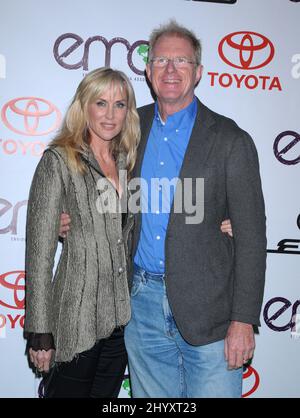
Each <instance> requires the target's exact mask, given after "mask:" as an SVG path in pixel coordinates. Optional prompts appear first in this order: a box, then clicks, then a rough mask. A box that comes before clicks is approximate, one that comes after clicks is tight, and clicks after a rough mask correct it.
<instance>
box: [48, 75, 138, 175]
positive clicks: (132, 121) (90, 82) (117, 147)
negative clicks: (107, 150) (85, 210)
mask: <svg viewBox="0 0 300 418" xmlns="http://www.w3.org/2000/svg"><path fill="white" fill-rule="evenodd" d="M110 87H113V88H115V89H117V88H120V89H121V92H122V93H123V92H124V91H125V93H126V96H127V115H126V119H125V123H124V126H123V128H122V130H121V132H120V134H119V135H118V136H117V137H116V138H114V139H113V140H112V141H111V147H112V149H111V150H112V153H113V155H114V157H115V158H117V157H118V155H119V153H120V152H125V153H126V156H127V164H126V168H127V170H128V172H129V173H130V172H131V171H132V169H133V167H134V164H135V161H136V152H137V146H138V143H139V140H140V123H139V116H138V113H137V110H136V102H135V95H134V91H133V88H132V86H131V83H130V81H129V79H128V78H127V76H126V75H125V74H124V73H123V72H122V71H118V70H113V69H111V68H107V67H102V68H98V69H96V70H94V71H91V72H90V73H89V74H87V75H86V76H85V77H84V79H83V80H82V81H81V82H80V84H79V86H78V88H77V90H76V93H75V96H74V97H73V100H72V102H71V105H70V106H69V108H68V110H67V113H66V115H65V118H64V121H63V123H62V127H61V129H60V132H59V133H58V135H57V136H56V137H55V138H54V139H53V141H52V142H51V143H50V144H49V145H50V147H54V146H60V147H63V148H64V149H65V150H66V152H67V157H68V162H69V166H70V168H72V169H74V170H76V171H79V172H81V173H84V172H85V166H84V164H83V162H82V160H81V158H80V157H81V154H82V153H84V152H85V151H86V150H87V149H88V146H89V137H88V130H87V121H88V113H87V109H88V105H89V104H90V103H92V102H93V101H95V100H96V99H97V98H99V97H101V94H102V93H103V92H105V91H106V90H107V89H109V88H110Z"/></svg>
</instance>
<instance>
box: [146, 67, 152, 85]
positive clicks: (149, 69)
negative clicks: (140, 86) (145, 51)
mask: <svg viewBox="0 0 300 418" xmlns="http://www.w3.org/2000/svg"><path fill="white" fill-rule="evenodd" d="M146 74H147V77H148V80H149V81H151V64H146Z"/></svg>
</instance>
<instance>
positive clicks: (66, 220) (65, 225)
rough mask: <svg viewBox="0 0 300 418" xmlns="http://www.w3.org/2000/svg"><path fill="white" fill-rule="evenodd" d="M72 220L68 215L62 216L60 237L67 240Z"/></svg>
mask: <svg viewBox="0 0 300 418" xmlns="http://www.w3.org/2000/svg"><path fill="white" fill-rule="evenodd" d="M70 223H71V218H70V216H69V215H68V214H67V213H62V214H61V216H60V226H59V236H60V237H61V238H66V236H67V232H68V231H69V229H70Z"/></svg>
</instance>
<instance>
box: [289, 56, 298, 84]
mask: <svg viewBox="0 0 300 418" xmlns="http://www.w3.org/2000/svg"><path fill="white" fill-rule="evenodd" d="M292 63H293V64H295V65H294V66H293V67H292V71H291V73H292V77H293V78H295V79H298V78H300V54H294V55H293V56H292Z"/></svg>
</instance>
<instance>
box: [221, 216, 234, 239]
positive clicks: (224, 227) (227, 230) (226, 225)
mask: <svg viewBox="0 0 300 418" xmlns="http://www.w3.org/2000/svg"><path fill="white" fill-rule="evenodd" d="M221 231H222V232H223V233H224V234H228V235H229V236H231V237H233V233H232V227H231V222H230V219H225V220H224V221H223V222H222V223H221Z"/></svg>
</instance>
